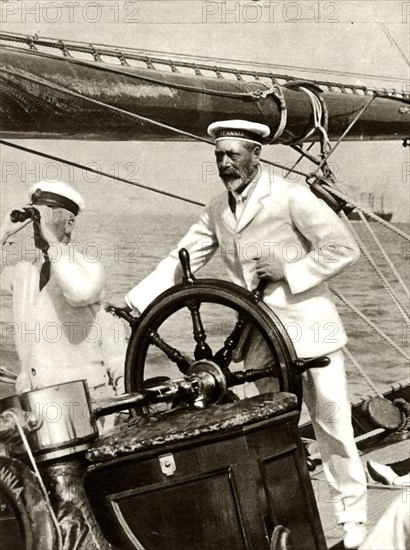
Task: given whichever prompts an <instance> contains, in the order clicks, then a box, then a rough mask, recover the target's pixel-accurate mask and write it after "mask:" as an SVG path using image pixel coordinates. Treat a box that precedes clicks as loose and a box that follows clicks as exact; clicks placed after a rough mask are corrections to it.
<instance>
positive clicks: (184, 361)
mask: <svg viewBox="0 0 410 550" xmlns="http://www.w3.org/2000/svg"><path fill="white" fill-rule="evenodd" d="M148 336H149V340H150V342H151V344H153V345H154V346H155V347H157V348H159V349H160V350H161V351H163V352H164V353H165V355H166V356H167V357H168V359H169V360H170V361H172V362H173V363H176V364H177V366H178V368H179V370H180V371H181V372H182V373H183V374H185V373H186V372H187V370H188V369H189V367H190V366H191V364H192V363H193V362H194V361H193V360H192V359H190V358H189V357H186V356H185V355H182V353H181V352H180V351H179V350H178V349H177V348H173V347H172V346H170V345H169V344H167V343H166V342H165V340H164V339H163V338H161V336H160V335H159V334H158V332H155V331H154V330H150V331H149V332H148Z"/></svg>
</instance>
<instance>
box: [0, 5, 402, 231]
mask: <svg viewBox="0 0 410 550" xmlns="http://www.w3.org/2000/svg"><path fill="white" fill-rule="evenodd" d="M0 9H1V14H0V15H1V30H2V31H9V32H18V33H24V34H33V33H37V34H39V35H40V36H41V37H53V38H59V39H69V40H80V41H85V42H87V43H89V42H93V43H104V44H111V45H116V46H117V45H118V46H122V47H133V48H139V49H143V50H148V51H161V52H167V53H168V54H169V56H170V57H172V56H173V55H176V54H177V53H180V54H186V55H191V56H192V55H196V56H208V57H213V58H216V59H217V60H220V64H221V65H223V64H224V63H223V60H226V59H228V60H229V59H231V60H239V61H240V62H241V63H244V64H246V65H248V66H250V67H252V64H253V63H255V62H256V63H258V64H267V65H269V66H270V67H273V66H275V67H277V72H284V73H288V74H292V75H295V76H298V77H299V76H300V77H303V78H320V79H324V80H326V79H329V80H336V81H342V82H346V83H354V84H366V85H369V86H376V87H386V88H392V87H394V88H396V89H397V90H400V91H402V90H405V91H407V92H408V91H409V90H410V86H409V62H408V59H409V58H410V52H409V21H410V2H403V1H400V2H396V1H395V0H389V1H383V0H372V1H366V0H358V1H349V0H338V1H334V2H333V1H320V2H319V1H314V0H298V1H295V2H294V1H289V2H288V1H279V0H278V1H269V0H259V1H252V0H249V1H233V0H232V1H227V2H219V1H208V0H179V1H173V0H167V1H165V0H155V1H134V2H133V1H131V2H130V1H115V0H113V1H106V2H101V1H88V0H83V1H74V0H72V1H71V0H63V1H54V2H51V1H46V0H41V1H35V2H28V1H24V0H8V1H1V2H0ZM227 64H228V63H227ZM231 65H235V63H234V62H232V63H231ZM21 143H22V144H23V145H26V146H29V147H30V146H31V147H33V148H35V149H39V150H42V151H47V152H50V153H51V154H55V155H59V156H62V157H65V158H69V159H72V160H75V161H76V162H83V163H87V162H88V163H94V166H96V167H100V168H102V169H103V170H106V171H108V172H112V173H118V174H120V175H121V176H123V177H127V176H130V175H131V179H132V178H134V179H135V181H138V182H140V183H143V184H145V185H152V186H154V187H157V188H158V187H159V188H163V189H167V190H169V191H172V192H177V193H179V194H181V195H185V196H191V197H192V196H193V197H194V198H196V199H197V200H201V201H207V200H208V199H209V198H210V197H211V196H212V195H213V194H215V193H217V192H219V190H220V183H219V181H218V177H217V175H216V174H215V173H214V172H213V171H212V168H211V166H212V163H213V152H212V149H211V148H210V147H209V146H207V145H204V144H197V143H169V144H165V143H144V142H126V143H123V142H121V143H95V142H94V143H93V142H87V143H86V142H69V141H45V140H35V141H33V140H30V141H29V140H25V141H24V142H21ZM1 153H2V204H1V210H2V212H4V210H5V209H6V208H8V207H10V206H13V205H14V204H16V202H18V201H20V200H23V197H24V200H25V197H26V191H27V189H28V187H29V186H30V185H31V184H32V183H34V182H35V181H36V178H37V176H40V178H39V179H43V178H44V176H46V177H47V176H48V177H50V178H51V179H52V178H53V177H55V176H56V175H58V176H59V175H60V174H59V170H60V171H61V179H66V180H68V181H71V183H74V184H75V185H76V186H78V188H79V190H80V191H81V192H82V193H83V194H85V197H86V200H88V203H89V204H91V205H92V207H93V208H96V209H98V208H103V207H104V206H106V204H107V196H109V197H110V207H111V208H112V207H116V206H118V208H124V207H126V206H127V201H129V199H130V198H136V203H135V204H134V203H133V205H134V208H137V209H138V208H140V209H145V208H161V209H165V210H169V212H170V213H174V212H175V213H177V212H178V209H179V208H180V207H181V204H180V203H177V202H176V201H172V200H170V199H164V198H159V197H158V195H153V194H149V193H148V192H146V191H140V190H138V189H137V188H136V187H129V186H128V187H127V186H126V185H125V184H118V183H115V182H112V181H111V180H108V179H106V178H98V179H97V178H95V179H94V180H93V177H92V176H88V175H87V174H86V173H83V172H81V171H75V172H73V173H72V172H68V169H67V167H64V166H63V167H60V168H57V167H56V166H54V165H53V163H50V162H46V161H43V160H41V159H40V158H38V157H34V156H33V155H27V154H23V153H16V152H15V151H13V150H10V149H7V148H5V147H2V148H1ZM264 156H265V157H267V158H270V159H272V160H273V159H274V160H277V161H278V162H281V163H284V164H286V163H288V162H292V161H293V160H294V159H295V158H296V157H295V153H294V152H292V151H290V150H289V149H288V148H286V147H283V146H270V147H267V148H265V151H264ZM332 162H333V167H334V169H335V171H336V173H337V177H338V179H339V180H340V181H341V182H342V183H343V185H344V186H345V188H346V189H350V190H351V192H352V194H353V195H354V196H355V197H356V198H357V197H358V196H359V195H360V193H362V192H372V193H374V194H375V195H377V196H380V195H381V194H383V196H384V202H385V207H386V209H388V210H392V211H393V212H394V219H395V220H396V221H409V218H410V215H409V210H410V200H409V199H410V193H409V186H410V148H406V149H405V148H403V147H402V144H401V142H400V141H396V142H372V143H346V144H342V145H341V146H340V147H339V149H338V151H337V152H336V153H335V155H334V158H333V161H332ZM101 189H104V191H106V193H105V192H104V193H100V192H99V191H100V190H101ZM189 208H191V207H189ZM192 208H194V207H192Z"/></svg>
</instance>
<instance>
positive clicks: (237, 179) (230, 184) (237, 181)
mask: <svg viewBox="0 0 410 550" xmlns="http://www.w3.org/2000/svg"><path fill="white" fill-rule="evenodd" d="M219 176H220V178H221V180H222V181H223V182H224V185H225V187H226V188H227V189H228V191H235V189H237V188H238V187H240V186H241V185H242V184H243V183H244V179H243V177H242V176H241V174H240V173H239V172H238V171H237V170H234V169H232V168H230V169H229V170H225V171H222V170H221V171H220V172H219Z"/></svg>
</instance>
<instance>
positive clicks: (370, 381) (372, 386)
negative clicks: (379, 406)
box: [342, 347, 383, 397]
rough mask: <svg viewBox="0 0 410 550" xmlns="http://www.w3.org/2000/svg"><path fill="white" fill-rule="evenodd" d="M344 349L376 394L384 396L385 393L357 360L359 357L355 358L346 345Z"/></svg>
mask: <svg viewBox="0 0 410 550" xmlns="http://www.w3.org/2000/svg"><path fill="white" fill-rule="evenodd" d="M342 350H343V353H344V354H345V355H346V357H347V358H348V359H349V361H350V362H351V363H352V365H353V366H354V367H355V368H356V369H357V370H358V372H359V374H360V375H361V376H362V378H363V379H364V380H365V381H366V382H367V385H368V386H369V387H370V388H371V390H372V391H374V393H375V394H376V395H379V396H380V397H383V394H382V393H381V392H380V391H379V390H378V389H377V387H376V386H375V385H374V383H373V382H372V380H371V379H370V378H369V376H368V375H367V374H366V372H365V371H364V369H363V367H362V366H361V365H360V364H359V362H358V361H357V359H355V357H354V356H353V355H352V354H351V352H350V351H349V350H348V349H347V348H346V347H344V348H342Z"/></svg>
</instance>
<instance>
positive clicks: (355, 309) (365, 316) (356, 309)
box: [329, 287, 410, 361]
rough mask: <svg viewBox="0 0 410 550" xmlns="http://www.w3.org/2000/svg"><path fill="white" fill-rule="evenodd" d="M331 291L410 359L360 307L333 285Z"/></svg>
mask: <svg viewBox="0 0 410 550" xmlns="http://www.w3.org/2000/svg"><path fill="white" fill-rule="evenodd" d="M329 288H330V290H331V292H332V293H333V294H334V295H335V296H337V297H338V298H339V300H340V301H341V302H343V303H344V304H345V305H346V306H347V307H348V308H350V309H351V310H352V311H353V312H354V313H355V314H356V315H357V316H358V317H360V319H362V321H364V322H365V323H366V324H367V325H369V327H371V328H372V329H373V330H374V331H375V332H376V333H377V334H378V335H379V336H381V338H383V340H385V341H386V342H387V343H388V344H389V345H390V346H391V347H392V348H393V349H395V350H396V351H397V352H398V353H399V354H400V355H401V356H402V357H404V359H406V361H410V355H408V354H407V353H406V352H405V351H404V350H403V349H402V348H401V347H400V346H398V345H397V344H396V342H395V341H394V340H392V339H391V338H390V336H388V335H387V334H386V333H385V332H384V331H383V330H382V329H380V328H378V327H377V325H375V324H374V323H373V321H371V320H370V319H369V317H367V315H365V314H364V313H363V312H362V311H360V309H358V308H357V307H356V306H355V305H354V304H352V302H350V301H349V300H348V298H346V296H344V295H343V294H342V293H341V292H339V291H338V290H336V289H335V288H333V287H329Z"/></svg>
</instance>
